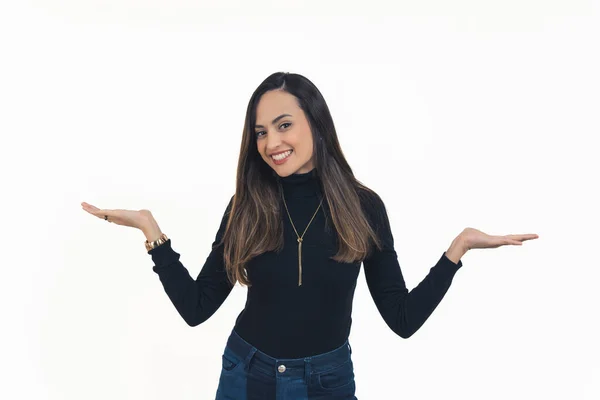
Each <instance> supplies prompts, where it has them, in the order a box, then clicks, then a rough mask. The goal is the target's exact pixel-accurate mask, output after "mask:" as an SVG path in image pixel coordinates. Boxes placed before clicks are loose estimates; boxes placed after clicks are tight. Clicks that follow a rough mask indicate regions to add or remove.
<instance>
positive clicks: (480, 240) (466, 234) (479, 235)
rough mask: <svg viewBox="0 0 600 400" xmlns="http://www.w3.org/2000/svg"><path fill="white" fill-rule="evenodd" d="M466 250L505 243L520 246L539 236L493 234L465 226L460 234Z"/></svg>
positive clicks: (491, 247)
mask: <svg viewBox="0 0 600 400" xmlns="http://www.w3.org/2000/svg"><path fill="white" fill-rule="evenodd" d="M460 237H461V239H462V240H461V241H462V243H463V245H464V246H465V248H466V250H472V249H494V248H496V247H500V246H505V245H515V246H521V245H522V244H523V242H524V241H526V240H532V239H537V238H539V236H538V235H536V234H535V233H527V234H521V235H504V236H493V235H488V234H487V233H483V232H481V231H480V230H477V229H474V228H465V230H464V231H462V232H461V234H460Z"/></svg>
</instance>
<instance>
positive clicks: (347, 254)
mask: <svg viewBox="0 0 600 400" xmlns="http://www.w3.org/2000/svg"><path fill="white" fill-rule="evenodd" d="M271 90H282V91H285V92H287V93H290V94H291V95H293V96H294V97H295V98H296V100H297V103H298V106H299V107H300V108H301V109H302V110H303V112H304V114H305V115H306V118H307V120H308V123H309V125H310V129H311V133H312V136H313V146H314V147H313V164H314V170H313V173H315V174H316V175H317V176H318V178H320V182H321V184H322V187H321V189H322V192H323V196H324V200H323V202H324V205H326V206H327V207H328V209H329V212H330V217H331V221H332V222H333V225H334V227H335V231H336V234H337V236H338V240H337V243H338V246H339V247H338V252H337V254H336V255H335V256H333V257H332V259H333V260H336V261H338V262H347V263H350V262H354V261H357V260H364V258H365V257H367V256H368V254H369V252H370V250H371V242H372V241H373V242H374V243H375V244H376V245H377V247H379V248H381V244H380V242H379V240H378V238H377V235H376V233H375V231H374V229H373V227H371V225H370V224H369V220H368V219H367V217H366V215H365V212H364V209H363V206H362V204H363V203H362V202H361V199H364V198H367V197H368V198H371V199H372V198H373V196H375V197H377V195H376V194H375V193H374V192H373V191H371V190H370V189H369V188H367V187H366V186H364V185H363V184H362V183H360V182H359V181H358V180H357V179H356V178H355V177H354V174H353V173H352V169H351V168H350V166H349V165H348V162H347V161H346V159H345V158H344V154H343V152H342V149H341V148H340V144H339V141H338V137H337V133H336V131H335V127H334V124H333V119H332V117H331V113H330V112H329V108H328V107H327V103H326V102H325V99H324V98H323V95H322V94H321V92H320V91H319V89H317V87H316V86H315V85H314V84H313V83H312V82H311V81H310V80H308V79H307V78H305V77H304V76H302V75H299V74H293V73H287V72H276V73H274V74H272V75H270V76H269V77H267V78H266V79H265V80H264V81H263V82H262V83H261V84H260V85H259V86H258V88H257V89H256V90H255V91H254V93H253V94H252V97H251V98H250V101H249V102H248V107H247V109H246V118H245V122H244V130H243V134H242V143H241V147H240V156H239V159H238V167H237V178H236V190H235V194H234V196H233V197H232V201H231V203H230V204H229V206H228V210H227V211H226V214H228V217H227V224H226V228H225V231H224V233H223V237H222V239H221V241H220V242H219V243H218V244H216V246H218V245H220V244H223V243H224V245H225V247H224V250H223V251H224V253H223V260H224V263H225V268H226V270H227V274H228V277H229V279H230V281H231V283H232V284H235V282H238V281H239V282H240V284H242V285H248V286H250V285H251V283H250V281H249V279H248V275H247V273H246V271H245V266H246V264H247V262H248V261H249V260H251V259H252V258H254V257H256V256H258V255H260V254H262V253H264V252H267V251H280V250H281V249H282V248H283V218H282V217H281V215H282V214H281V209H280V208H281V207H280V199H281V193H280V190H281V188H280V186H279V185H278V184H277V179H276V178H277V177H276V172H275V171H274V170H273V169H272V168H271V167H270V166H269V165H268V164H267V163H265V162H264V160H263V159H262V157H261V155H260V153H259V152H258V149H257V146H256V136H255V132H254V125H255V123H256V108H257V105H258V102H259V100H260V98H261V96H262V95H263V94H264V93H266V92H268V91H271ZM365 196H367V197H365ZM369 196H370V197H369ZM249 238H251V240H250V241H249V242H248V239H249Z"/></svg>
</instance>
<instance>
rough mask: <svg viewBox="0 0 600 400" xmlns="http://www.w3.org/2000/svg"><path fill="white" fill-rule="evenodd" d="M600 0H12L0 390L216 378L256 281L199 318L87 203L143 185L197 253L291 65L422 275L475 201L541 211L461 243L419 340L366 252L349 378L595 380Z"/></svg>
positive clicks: (546, 392) (431, 384)
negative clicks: (391, 321)
mask: <svg viewBox="0 0 600 400" xmlns="http://www.w3.org/2000/svg"><path fill="white" fill-rule="evenodd" d="M17 3H18V4H19V5H18V6H17V5H16V4H17ZM599 8H600V7H599V4H598V2H597V1H591V0H590V1H583V0H577V1H573V0H571V1H551V2H548V1H541V0H540V1H533V0H528V1H524V0H520V1H501V2H500V1H497V2H490V1H483V2H481V1H466V0H461V1H452V2H444V1H419V2H414V1H410V2H408V1H406V2H398V1H394V2H392V1H389V2H382V1H379V0H372V1H368V2H356V1H344V2H342V1H329V2H324V1H293V2H292V1H279V2H269V1H252V2H249V1H219V2H217V1H202V2H200V1H195V2H194V1H182V0H177V1H169V2H167V1H157V0H155V1H131V0H128V1H124V0H120V1H117V0H113V1H73V0H71V1H41V0H39V1H34V0H30V1H20V2H12V5H7V4H3V5H2V6H1V7H0V35H1V40H0V57H1V58H2V61H1V62H0V133H1V134H2V141H1V157H0V158H1V160H0V162H1V164H2V165H1V167H2V193H3V194H2V196H1V201H2V206H1V210H2V217H1V218H2V230H1V235H2V236H1V238H0V239H1V243H2V264H1V265H2V268H3V271H4V273H3V277H2V279H1V280H0V282H1V285H2V287H1V291H0V293H1V294H0V295H1V296H2V298H1V304H2V316H3V328H2V329H1V332H0V335H1V336H2V340H1V342H0V343H1V345H2V348H0V350H1V354H2V355H1V357H0V359H1V361H0V362H1V364H0V365H1V368H2V370H1V371H0V373H1V376H2V383H1V384H0V397H1V398H2V399H11V400H12V399H52V400H54V399H57V400H58V399H61V400H62V399H69V400H70V399H77V400H79V399H90V400H92V399H144V400H151V399H211V398H214V394H215V391H216V387H217V381H218V377H219V374H220V362H221V361H220V360H221V354H222V351H223V349H224V347H225V342H226V339H227V335H228V334H229V332H230V331H231V328H232V327H233V324H234V321H235V318H236V317H237V315H238V314H239V312H240V311H241V310H242V308H243V306H244V301H245V296H246V288H242V287H241V286H239V285H238V286H236V288H235V289H234V291H233V292H232V294H231V296H230V297H229V298H228V299H227V300H226V302H225V303H224V304H223V306H222V307H221V308H220V309H219V310H218V311H217V313H216V314H215V315H214V316H213V317H212V318H211V319H209V320H208V321H207V322H205V323H204V324H202V325H200V326H197V327H195V328H194V329H192V328H190V327H189V326H187V325H186V324H185V322H184V321H183V319H181V317H180V316H179V315H178V314H177V312H176V310H175V308H174V307H173V305H172V304H171V303H170V300H169V299H168V297H167V295H166V294H165V293H164V291H163V288H162V286H161V283H160V281H159V279H158V276H157V275H156V274H155V273H154V272H153V271H152V266H153V263H152V261H151V258H150V256H149V255H148V254H147V253H146V251H145V249H144V246H143V242H144V240H145V238H144V236H143V234H142V233H141V232H140V231H138V230H135V229H132V228H127V227H123V226H117V225H114V224H108V223H106V222H104V221H102V220H100V219H97V218H95V217H93V216H91V215H90V214H88V213H87V212H85V211H84V210H82V208H81V206H80V203H81V202H82V201H86V202H89V203H91V204H93V205H96V206H98V207H100V208H128V209H140V208H148V209H150V210H151V211H152V213H153V214H154V216H155V218H156V219H157V221H158V222H159V225H160V227H161V229H162V230H163V231H164V232H165V233H166V234H167V235H169V237H171V238H172V243H173V248H174V249H175V250H176V251H178V252H179V253H181V254H182V256H181V261H182V262H183V264H184V265H185V266H186V268H187V269H188V270H189V271H190V273H191V274H192V276H194V277H195V276H196V275H197V274H198V272H199V271H200V269H201V267H202V265H203V264H204V261H205V259H206V257H207V256H208V254H209V252H210V244H211V243H212V240H213V239H214V235H215V233H216V230H217V228H218V224H219V221H220V218H221V216H222V213H223V211H224V209H225V206H226V205H227V202H228V200H229V199H230V197H231V196H232V194H233V192H234V190H235V186H234V185H235V171H236V167H237V159H238V156H239V147H240V140H241V135H242V127H243V119H244V115H245V109H246V106H247V102H248V100H249V98H250V95H251V93H252V92H253V91H254V89H255V88H256V87H257V86H258V84H259V83H260V82H261V81H262V80H263V79H264V78H266V77H267V76H268V75H270V74H271V73H273V72H276V71H286V72H296V73H300V74H302V75H305V76H306V77H308V78H309V79H310V80H312V81H313V82H314V83H315V84H316V85H317V87H318V88H319V89H320V90H321V92H322V93H323V95H324V96H325V99H326V101H327V102H328V105H329V107H330V110H331V112H332V115H333V117H334V121H335V125H336V129H337V132H338V135H339V139H340V142H341V145H342V148H343V151H344V154H345V155H346V157H347V159H348V161H349V163H350V165H351V166H352V168H353V170H354V173H355V175H356V176H357V177H358V179H359V180H361V181H362V182H364V183H365V184H366V185H367V186H369V187H371V188H372V189H374V190H375V191H376V192H378V193H379V194H380V196H381V197H382V199H383V200H384V202H385V203H386V206H387V209H388V212H389V215H390V221H391V225H392V230H393V233H394V238H395V241H396V251H397V252H398V258H399V261H400V265H401V266H402V271H403V273H404V276H405V279H406V282H407V285H408V286H409V288H413V287H415V286H416V285H417V284H418V283H419V282H420V281H421V280H422V279H423V278H424V277H425V275H426V274H427V273H428V272H429V269H430V268H431V267H432V266H433V265H434V264H435V263H436V262H437V261H438V259H439V258H440V256H441V255H442V253H443V252H444V251H445V250H446V249H447V248H448V246H449V245H450V243H451V241H452V240H453V239H454V237H456V235H458V234H459V233H460V231H462V229H464V228H465V227H468V226H470V227H474V228H477V229H480V230H482V231H484V232H486V233H489V234H494V235H505V234H511V233H536V234H538V235H539V236H540V237H539V239H537V240H533V241H528V242H525V243H524V244H523V246H504V247H500V248H497V249H484V250H473V251H470V252H469V253H467V254H466V255H465V256H464V257H463V259H462V260H463V263H464V266H463V268H462V269H461V270H459V271H458V273H457V275H456V276H455V278H454V281H453V283H452V286H451V287H450V289H449V291H448V293H447V294H446V296H445V298H444V299H443V300H442V302H441V303H440V305H439V306H438V308H437V309H436V310H435V311H434V313H433V314H432V316H431V317H430V318H429V320H427V322H426V323H425V324H424V325H423V327H422V328H421V329H420V330H419V331H418V332H417V333H415V334H414V336H412V337H411V338H410V339H408V340H404V339H402V338H400V337H398V336H396V335H395V334H394V333H393V332H392V331H391V330H390V329H389V328H388V327H387V326H386V325H385V323H384V321H383V319H382V318H381V316H380V315H379V314H378V312H377V309H376V308H375V306H374V303H373V301H372V299H371V297H370V295H369V293H368V290H367V287H366V283H365V280H364V274H363V273H362V271H361V274H360V276H359V282H358V287H357V289H356V295H355V302H354V313H353V318H354V323H353V327H352V332H351V335H350V343H351V344H352V347H353V351H354V353H353V357H354V361H355V374H356V382H357V391H356V395H357V397H358V398H359V399H361V400H365V399H367V400H370V399H383V398H385V399H388V398H390V399H412V400H418V399H427V400H429V399H436V398H444V399H461V400H465V399H487V400H494V399H586V400H589V399H599V398H600V365H599V363H598V359H600V346H599V344H598V338H599V335H600V328H599V324H598V314H599V312H598V305H600V301H599V300H600V295H599V294H598V293H599V291H598V278H599V275H600V274H599V273H598V267H599V266H600V265H599V263H598V255H597V252H598V247H597V242H598V233H597V232H598V231H597V227H598V222H600V221H599V218H598V217H599V215H598V202H599V200H600V199H599V197H598V171H599V170H600V168H598V167H599V162H598V150H599V146H598V136H599V134H600V129H599V128H600V123H599V118H598V111H599V110H600V97H599V95H598V93H600V78H599V74H598V71H600V55H599V51H598V48H599V47H598V37H599V33H600V10H599ZM282 301H285V299H282Z"/></svg>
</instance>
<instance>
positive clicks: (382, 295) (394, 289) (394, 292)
mask: <svg viewBox="0 0 600 400" xmlns="http://www.w3.org/2000/svg"><path fill="white" fill-rule="evenodd" d="M366 211H367V214H368V215H369V218H370V219H371V221H374V225H375V230H376V231H377V232H378V234H379V237H380V238H381V240H382V242H383V243H382V244H383V249H382V250H378V249H377V248H376V247H375V246H374V250H373V253H372V254H371V255H370V256H369V257H367V258H366V259H365V260H364V261H363V265H364V269H365V278H366V281H367V285H368V287H369V291H370V293H371V296H372V297H373V300H374V302H375V305H376V306H377V309H378V310H379V313H380V314H381V316H382V317H383V319H384V320H385V322H386V323H387V325H388V326H389V327H390V328H391V329H392V331H394V332H395V333H396V334H397V335H399V336H400V337H402V338H404V339H408V338H409V337H410V336H412V335H413V334H414V333H415V332H416V331H417V330H419V328H420V327H421V326H422V325H423V324H424V323H425V321H426V320H427V319H428V318H429V316H430V315H431V314H432V313H433V311H434V310H435V308H436V307H437V305H438V304H439V303H440V301H441V300H442V298H443V297H444V295H445V294H446V292H447V291H448V288H449V287H450V284H451V283H452V279H453V277H454V275H455V274H456V272H457V271H458V269H459V268H460V267H462V261H461V260H459V262H458V264H455V263H453V262H452V261H451V260H450V259H448V257H446V252H444V253H443V254H442V256H441V257H440V259H439V261H438V262H437V263H436V264H435V265H434V266H433V267H432V268H431V269H430V271H429V273H428V274H427V276H426V277H425V278H424V279H423V280H422V281H421V282H420V283H419V284H418V285H417V286H416V287H415V288H414V289H412V290H411V291H410V292H409V291H408V289H407V288H406V284H405V282H404V278H403V276H402V271H401V269H400V265H399V263H398V256H397V254H396V251H395V250H394V238H393V236H392V231H391V227H390V222H389V219H388V216H387V212H386V209H385V205H384V203H383V201H382V200H381V198H380V197H379V196H378V195H375V196H373V195H371V196H370V200H369V203H368V204H367V208H366Z"/></svg>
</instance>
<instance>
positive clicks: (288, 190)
mask: <svg viewBox="0 0 600 400" xmlns="http://www.w3.org/2000/svg"><path fill="white" fill-rule="evenodd" d="M277 178H278V181H279V183H280V184H281V186H282V188H283V194H284V196H285V197H286V199H287V198H292V197H318V196H321V194H322V190H321V180H320V179H319V177H318V175H317V170H316V169H315V168H313V169H312V170H310V171H309V172H305V173H296V174H291V175H288V176H284V177H280V176H279V175H277Z"/></svg>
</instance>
